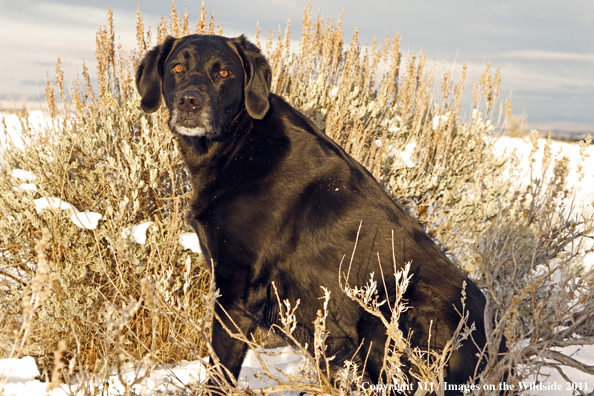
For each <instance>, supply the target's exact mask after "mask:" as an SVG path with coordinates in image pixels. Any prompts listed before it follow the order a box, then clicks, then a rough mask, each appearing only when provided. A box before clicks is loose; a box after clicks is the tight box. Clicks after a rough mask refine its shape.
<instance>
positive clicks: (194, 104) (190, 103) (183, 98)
mask: <svg viewBox="0 0 594 396" xmlns="http://www.w3.org/2000/svg"><path fill="white" fill-rule="evenodd" d="M203 102H204V99H203V98H202V95H200V94H199V93H198V92H196V91H184V92H182V93H181V94H179V96H178V97H177V108H178V109H180V110H186V111H191V110H196V109H197V108H198V107H200V106H202V103H203Z"/></svg>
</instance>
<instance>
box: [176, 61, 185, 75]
mask: <svg viewBox="0 0 594 396" xmlns="http://www.w3.org/2000/svg"><path fill="white" fill-rule="evenodd" d="M183 71H184V65H182V64H181V63H178V64H177V65H175V66H173V72H174V73H181V72H183Z"/></svg>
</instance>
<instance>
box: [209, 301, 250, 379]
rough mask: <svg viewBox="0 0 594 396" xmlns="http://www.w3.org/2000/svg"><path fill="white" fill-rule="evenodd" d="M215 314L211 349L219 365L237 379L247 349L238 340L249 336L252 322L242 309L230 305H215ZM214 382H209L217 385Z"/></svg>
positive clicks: (244, 344)
mask: <svg viewBox="0 0 594 396" xmlns="http://www.w3.org/2000/svg"><path fill="white" fill-rule="evenodd" d="M215 313H216V316H217V317H215V318H214V323H213V330H212V347H213V349H214V352H215V353H216V355H217V358H218V359H219V362H220V364H221V365H223V366H224V367H225V368H226V369H227V370H229V372H230V373H231V374H232V375H233V377H234V379H237V378H238V377H239V372H240V371H241V365H242V363H243V360H244V358H245V355H246V353H247V349H248V346H247V344H246V343H245V342H243V341H241V340H240V339H238V338H239V337H244V336H245V337H248V336H249V332H250V331H251V330H252V327H253V320H252V319H250V318H249V316H248V315H246V313H245V310H244V309H242V308H240V307H237V306H235V305H231V304H225V306H219V305H217V307H216V308H215ZM229 332H231V333H233V334H235V335H236V336H232V335H230V334H229ZM216 382H217V381H216V380H214V379H211V381H210V383H211V384H213V385H217V384H216ZM218 385H219V386H220V384H218Z"/></svg>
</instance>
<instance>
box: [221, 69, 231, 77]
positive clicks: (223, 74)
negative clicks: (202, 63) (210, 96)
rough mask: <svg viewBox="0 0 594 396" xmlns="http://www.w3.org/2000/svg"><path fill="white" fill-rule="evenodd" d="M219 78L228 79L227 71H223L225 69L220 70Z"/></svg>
mask: <svg viewBox="0 0 594 396" xmlns="http://www.w3.org/2000/svg"><path fill="white" fill-rule="evenodd" d="M219 77H221V78H226V77H229V71H228V70H225V69H223V70H221V71H220V72H219Z"/></svg>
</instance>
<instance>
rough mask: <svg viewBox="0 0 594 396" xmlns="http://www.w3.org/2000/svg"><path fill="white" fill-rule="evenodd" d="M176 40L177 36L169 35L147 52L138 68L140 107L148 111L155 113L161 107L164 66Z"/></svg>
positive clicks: (137, 81) (137, 86)
mask: <svg viewBox="0 0 594 396" xmlns="http://www.w3.org/2000/svg"><path fill="white" fill-rule="evenodd" d="M175 40H177V39H176V38H175V37H171V36H167V38H166V39H165V41H163V42H162V43H161V44H159V45H157V46H156V47H154V48H153V49H151V50H150V51H149V52H147V54H146V55H145V56H144V58H142V61H141V62H140V64H139V65H138V68H137V69H136V89H137V90H138V93H139V94H140V97H141V101H140V107H142V110H144V111H145V112H147V113H153V112H155V111H157V110H159V107H161V95H162V94H161V89H162V85H163V67H164V66H165V62H166V61H167V57H168V56H169V54H170V53H171V50H172V49H173V44H174V43H175Z"/></svg>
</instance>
